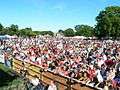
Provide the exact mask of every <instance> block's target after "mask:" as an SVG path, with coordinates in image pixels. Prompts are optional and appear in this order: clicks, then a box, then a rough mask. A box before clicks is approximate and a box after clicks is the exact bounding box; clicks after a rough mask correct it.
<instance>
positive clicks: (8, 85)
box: [0, 63, 23, 90]
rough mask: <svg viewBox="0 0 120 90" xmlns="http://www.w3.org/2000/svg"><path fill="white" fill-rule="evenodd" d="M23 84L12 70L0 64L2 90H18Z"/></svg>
mask: <svg viewBox="0 0 120 90" xmlns="http://www.w3.org/2000/svg"><path fill="white" fill-rule="evenodd" d="M22 84H23V81H22V80H21V79H20V78H19V77H18V76H17V75H15V74H14V73H13V71H12V70H11V69H9V68H7V67H5V66H4V65H3V64H1V63H0V90H18V89H17V88H20V87H19V86H21V85H22ZM20 90H21V89H20ZM22 90H23V89H22Z"/></svg>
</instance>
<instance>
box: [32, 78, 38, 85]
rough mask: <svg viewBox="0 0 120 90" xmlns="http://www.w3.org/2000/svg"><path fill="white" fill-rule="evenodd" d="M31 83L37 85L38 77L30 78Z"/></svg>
mask: <svg viewBox="0 0 120 90" xmlns="http://www.w3.org/2000/svg"><path fill="white" fill-rule="evenodd" d="M31 83H32V84H33V85H34V86H37V85H38V84H39V79H38V78H35V79H32V80H31Z"/></svg>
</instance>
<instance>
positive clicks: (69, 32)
mask: <svg viewBox="0 0 120 90" xmlns="http://www.w3.org/2000/svg"><path fill="white" fill-rule="evenodd" d="M63 34H64V36H67V37H73V36H74V35H75V32H74V30H73V29H71V28H68V29H66V30H65V31H64V33H63Z"/></svg>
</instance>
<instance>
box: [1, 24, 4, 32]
mask: <svg viewBox="0 0 120 90" xmlns="http://www.w3.org/2000/svg"><path fill="white" fill-rule="evenodd" d="M3 29H4V27H3V25H2V24H1V23H0V31H2V30H3Z"/></svg>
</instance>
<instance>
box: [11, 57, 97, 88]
mask: <svg viewBox="0 0 120 90" xmlns="http://www.w3.org/2000/svg"><path fill="white" fill-rule="evenodd" d="M22 63H23V61H22V60H18V59H13V61H12V69H13V70H15V71H16V72H17V73H20V70H21V69H22V68H23V67H25V68H26V69H27V71H28V73H29V74H28V75H27V78H29V79H31V78H32V77H33V76H34V75H37V76H38V77H39V79H40V80H41V81H42V82H43V83H44V84H48V85H49V84H50V82H51V81H53V80H54V81H55V82H56V85H57V88H58V90H95V88H93V87H90V86H86V85H84V84H82V83H81V82H80V81H78V80H75V79H71V78H69V77H65V76H62V75H58V74H55V73H53V72H51V71H49V70H47V71H41V70H42V69H43V68H42V67H40V66H37V65H34V64H32V63H28V62H26V63H25V64H24V66H23V64H22ZM68 80H73V81H75V83H74V84H72V85H71V84H68V83H67V82H68Z"/></svg>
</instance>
